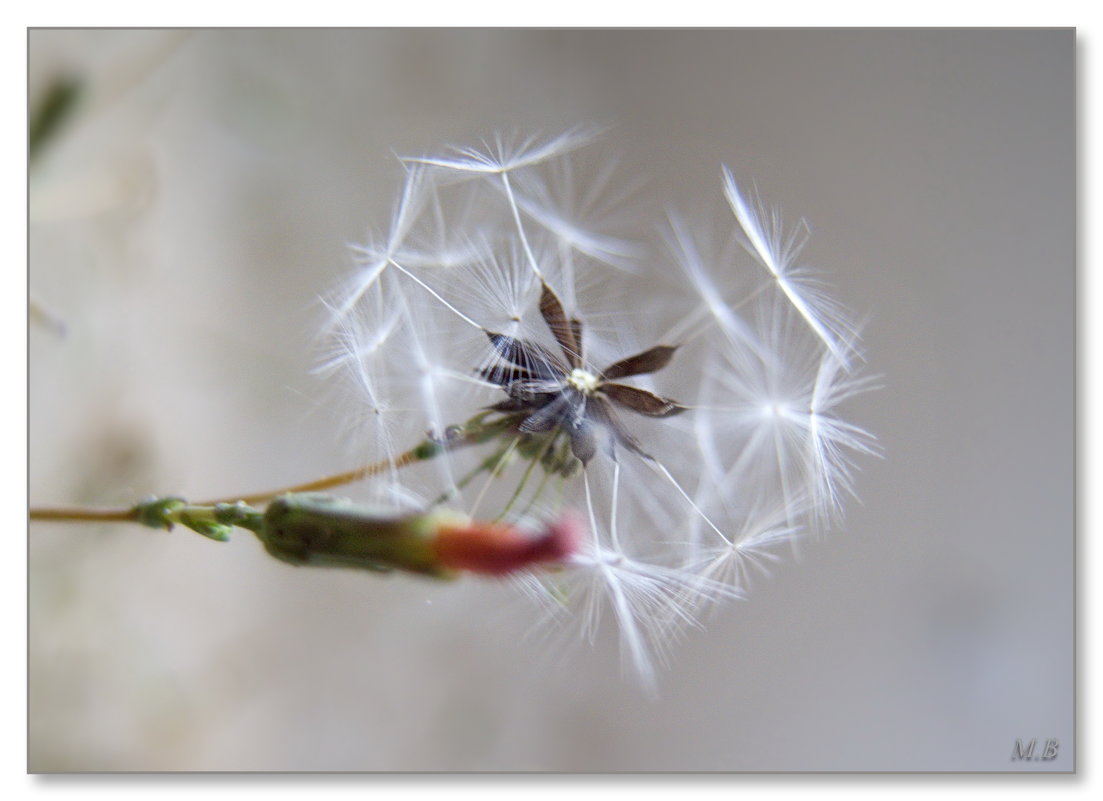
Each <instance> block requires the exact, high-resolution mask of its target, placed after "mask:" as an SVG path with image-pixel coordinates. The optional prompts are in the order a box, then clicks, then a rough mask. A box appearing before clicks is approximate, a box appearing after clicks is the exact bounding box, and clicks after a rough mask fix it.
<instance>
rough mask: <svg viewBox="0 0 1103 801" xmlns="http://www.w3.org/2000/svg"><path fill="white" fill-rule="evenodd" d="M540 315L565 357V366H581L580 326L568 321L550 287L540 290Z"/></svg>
mask: <svg viewBox="0 0 1103 801" xmlns="http://www.w3.org/2000/svg"><path fill="white" fill-rule="evenodd" d="M540 314H541V316H543V318H544V322H545V323H547V324H548V328H550V329H551V332H552V336H554V337H555V341H556V342H558V343H559V347H560V349H561V350H562V351H563V355H564V356H566V357H567V364H568V365H570V366H571V367H581V366H582V350H581V348H580V346H579V342H580V337H579V336H578V335H577V334H580V333H581V328H582V327H581V325H579V323H578V321H577V320H568V319H567V314H566V312H564V311H563V304H562V303H560V302H559V296H558V295H556V294H555V292H554V291H553V290H552V288H551V287H550V286H548V285H547V284H544V285H543V289H541V290H540Z"/></svg>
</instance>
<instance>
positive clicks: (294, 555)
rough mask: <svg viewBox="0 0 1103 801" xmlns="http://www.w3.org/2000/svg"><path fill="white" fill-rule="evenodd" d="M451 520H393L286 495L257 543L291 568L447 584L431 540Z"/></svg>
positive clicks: (330, 501)
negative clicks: (350, 570) (419, 577)
mask: <svg viewBox="0 0 1103 801" xmlns="http://www.w3.org/2000/svg"><path fill="white" fill-rule="evenodd" d="M448 519H450V517H449V516H448V515H445V514H441V513H434V514H410V515H403V516H395V515H393V514H390V515H389V514H386V513H382V512H380V511H378V510H376V509H371V508H369V507H364V506H357V505H354V504H352V503H349V502H347V501H340V500H337V499H334V498H332V497H329V496H320V495H310V494H302V495H285V496H283V497H281V498H277V499H275V500H274V501H272V503H270V504H269V505H268V509H267V510H266V511H265V513H264V518H263V523H262V525H261V526H260V530H259V531H258V532H257V537H259V538H260V541H261V542H262V543H263V544H264V548H265V550H267V551H268V553H269V554H271V555H272V556H274V557H276V558H277V559H280V560H281V561H284V562H288V563H290V564H293V565H330V566H343V567H358V568H363V569H366V570H374V571H387V570H392V569H397V570H405V571H408V572H412V573H421V574H424V575H428V576H434V577H436V578H448V577H450V576H451V575H452V572H451V571H449V570H448V569H446V568H444V567H442V566H441V565H440V564H439V562H438V560H437V556H436V553H435V551H434V548H433V540H434V538H435V537H436V533H437V530H438V528H439V527H440V525H441V523H442V522H444V521H446V520H448Z"/></svg>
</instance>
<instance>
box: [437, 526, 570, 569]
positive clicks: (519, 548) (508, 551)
mask: <svg viewBox="0 0 1103 801" xmlns="http://www.w3.org/2000/svg"><path fill="white" fill-rule="evenodd" d="M581 538H582V527H581V524H580V523H579V522H578V520H577V519H575V518H573V517H569V516H564V517H561V518H560V519H559V520H557V521H554V522H552V523H550V524H549V525H548V526H547V527H546V528H545V529H544V531H543V532H542V533H541V534H538V535H536V536H532V535H530V534H526V533H525V532H523V531H521V530H520V529H518V528H517V527H515V526H511V525H508V524H506V523H487V522H481V521H478V520H473V521H471V522H470V523H464V524H459V523H457V524H451V525H444V526H441V528H440V529H438V531H437V536H436V540H435V541H434V549H435V551H436V555H437V559H438V560H440V563H441V564H442V565H443V566H444V567H447V568H450V569H452V570H468V571H470V572H472V573H483V574H485V575H491V576H503V575H506V574H508V573H512V572H514V571H515V570H522V569H524V568H526V567H531V566H533V565H535V564H538V563H541V562H562V561H563V560H564V559H566V558H568V557H569V556H570V555H571V554H573V553H575V551H577V550H578V547H579V541H580V540H581Z"/></svg>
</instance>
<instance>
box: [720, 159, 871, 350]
mask: <svg viewBox="0 0 1103 801" xmlns="http://www.w3.org/2000/svg"><path fill="white" fill-rule="evenodd" d="M723 175H724V196H725V197H726V198H727V199H728V203H729V204H730V205H731V209H732V212H733V213H734V214H735V219H736V220H737V221H738V222H739V225H740V227H741V228H742V230H743V233H744V234H745V235H746V237H747V240H748V243H749V245H750V251H751V252H752V253H753V254H754V255H755V257H756V258H757V260H758V261H759V263H760V264H761V265H762V266H763V267H765V268H766V270H768V271H769V273H770V274H771V275H772V276H773V278H774V281H775V282H776V283H777V286H778V288H779V289H780V290H781V291H782V292H783V293H784V294H785V297H786V298H788V299H789V302H790V303H792V304H793V307H794V308H795V309H796V310H797V312H798V313H799V314H800V316H801V317H802V318H803V319H804V321H805V322H806V323H807V324H808V326H809V327H810V328H811V329H812V330H813V331H815V332H816V336H818V337H819V338H820V339H821V340H822V341H823V343H824V344H825V345H826V346H827V348H828V349H829V350H830V351H831V352H832V353H833V354H835V358H836V359H838V360H839V362H840V363H841V364H842V365H843V366H844V367H849V364H850V358H851V356H852V355H853V352H852V351H851V350H850V349H849V348H848V347H847V345H848V343H849V342H853V341H856V339H857V336H856V332H855V331H854V329H853V327H852V326H851V325H850V323H849V322H848V320H847V315H846V312H845V310H844V309H843V308H842V306H841V305H840V304H839V303H838V302H837V301H836V300H835V299H834V298H832V297H831V295H830V294H828V291H827V288H826V287H825V286H824V284H823V283H822V281H821V280H820V279H819V278H817V277H816V276H815V274H813V273H812V272H811V271H810V270H808V268H806V267H797V266H795V264H794V262H795V261H796V259H797V257H798V256H799V255H800V252H801V249H802V248H803V247H804V244H805V241H806V239H807V236H808V231H807V226H805V225H804V223H803V221H802V222H801V224H800V225H798V226H796V227H794V228H791V229H789V230H788V231H786V230H785V225H784V221H783V219H782V217H781V213H780V212H779V211H778V210H777V209H776V208H775V209H772V210H767V209H766V208H765V207H764V206H763V205H762V203H761V202H760V201H757V198H756V201H757V202H756V203H755V205H754V206H752V204H751V203H748V202H747V200H746V199H745V198H744V197H743V193H742V192H740V190H739V185H738V184H737V183H736V182H735V177H734V176H733V175H732V172H731V170H729V169H728V168H727V167H724V168H723Z"/></svg>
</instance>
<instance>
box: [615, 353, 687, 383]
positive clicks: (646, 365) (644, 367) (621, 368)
mask: <svg viewBox="0 0 1103 801" xmlns="http://www.w3.org/2000/svg"><path fill="white" fill-rule="evenodd" d="M676 350H678V346H677V345H656V346H655V347H653V348H651V349H650V350H645V351H644V352H643V353H637V354H636V355H635V356H629V357H628V358H627V359H621V360H620V361H619V362H616V363H615V364H611V365H609V366H608V367H606V368H605V369H604V370H603V371H602V375H604V376H605V378H607V379H609V380H613V379H616V378H627V377H628V376H631V375H644V374H646V373H654V372H655V371H656V370H661V369H663V368H664V367H666V366H667V365H668V364H670V360H671V359H672V358H673V357H674V351H676Z"/></svg>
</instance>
